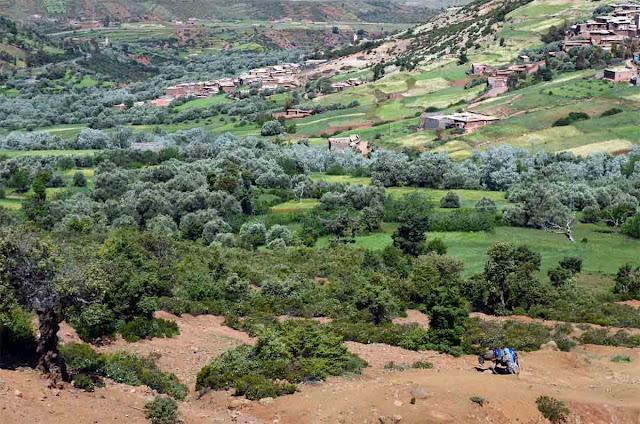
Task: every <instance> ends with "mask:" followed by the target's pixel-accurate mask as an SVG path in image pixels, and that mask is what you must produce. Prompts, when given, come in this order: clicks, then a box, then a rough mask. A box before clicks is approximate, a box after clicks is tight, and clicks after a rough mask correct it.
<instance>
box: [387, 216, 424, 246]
mask: <svg viewBox="0 0 640 424" xmlns="http://www.w3.org/2000/svg"><path fill="white" fill-rule="evenodd" d="M426 231H427V219H426V218H425V217H420V216H416V215H413V214H403V216H402V217H401V218H400V225H398V228H397V229H396V231H395V232H394V233H393V235H392V238H393V245H394V246H396V247H397V248H399V249H400V250H402V251H403V252H404V254H405V255H410V256H418V255H420V254H422V252H424V242H425V239H426Z"/></svg>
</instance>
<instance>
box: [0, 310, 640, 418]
mask: <svg viewBox="0 0 640 424" xmlns="http://www.w3.org/2000/svg"><path fill="white" fill-rule="evenodd" d="M163 318H166V319H174V320H176V321H177V322H178V324H179V326H180V330H181V334H180V335H179V336H178V337H176V338H173V339H154V340H150V341H141V342H138V343H131V344H128V343H125V342H123V341H121V340H120V341H116V342H115V343H114V344H112V345H109V346H107V347H102V348H101V349H102V350H109V351H111V350H121V349H126V350H130V351H135V352H137V353H139V354H143V355H144V354H149V353H158V354H160V355H161V357H160V360H159V365H160V367H161V368H162V369H164V370H166V371H171V372H174V373H176V374H177V375H178V376H179V377H180V378H181V380H182V381H184V382H185V383H187V384H189V385H190V387H191V389H192V390H193V385H194V381H195V375H196V374H197V372H198V371H199V370H200V368H201V367H202V366H203V365H204V364H206V363H207V362H208V361H209V359H210V358H211V357H213V356H216V355H219V354H220V353H221V352H223V351H224V350H226V349H228V348H231V347H233V346H237V345H238V344H241V343H252V342H253V339H252V338H251V337H249V336H247V335H246V334H244V333H242V332H239V331H236V330H233V329H230V328H228V327H225V326H223V325H222V318H220V317H212V316H200V317H192V316H183V317H179V318H178V317H175V316H172V315H168V314H166V315H163ZM424 319H425V317H424V316H422V315H420V314H419V313H417V312H411V311H409V314H408V317H407V318H406V320H410V321H420V322H423V323H424ZM61 336H62V337H63V339H65V340H75V338H76V336H75V335H74V333H73V331H72V330H71V329H70V328H69V327H64V328H63V329H62V330H61ZM347 345H348V347H349V350H350V351H352V352H354V353H356V354H358V355H359V356H361V357H362V358H363V359H365V360H366V361H367V362H368V363H369V368H367V369H366V370H365V371H364V373H363V374H362V375H360V376H348V377H339V378H332V379H330V380H328V381H326V382H324V383H322V384H313V385H302V386H301V387H300V391H299V392H298V393H296V394H293V395H290V396H284V397H280V398H277V399H263V400H261V401H258V402H252V401H247V400H244V399H240V398H235V397H233V396H232V394H231V393H227V392H210V393H207V394H206V395H204V396H202V397H199V396H198V395H197V394H196V393H192V394H191V395H190V396H189V398H188V399H187V401H185V402H182V403H181V405H180V413H181V417H182V420H183V422H185V423H197V424H199V423H273V424H277V423H279V424H285V423H291V424H297V423H376V424H386V423H398V422H402V423H482V422H484V423H512V422H518V423H526V424H530V423H531V424H532V423H544V422H545V420H544V418H543V417H542V416H541V415H540V413H539V412H538V411H537V409H536V405H535V399H536V398H537V397H538V396H540V395H550V396H553V397H556V398H558V399H561V400H563V401H564V402H565V403H567V405H568V406H569V408H570V409H571V411H572V413H571V416H570V419H569V422H570V423H576V424H577V423H640V366H639V365H638V364H639V363H640V350H638V349H625V348H612V347H603V346H579V347H577V348H575V349H574V350H573V351H572V352H558V351H555V350H541V351H538V352H531V353H521V363H522V372H521V374H520V375H519V376H495V375H491V374H490V373H488V372H484V373H482V372H478V371H476V370H475V369H474V367H475V365H476V359H475V358H474V357H472V356H464V357H461V358H453V357H451V356H448V355H443V354H438V353H436V352H429V351H425V352H413V351H407V350H404V349H401V348H398V347H393V346H387V345H382V344H370V345H363V344H360V343H351V342H350V343H347ZM614 355H626V356H629V358H630V359H631V362H613V361H612V360H611V358H612V357H613V356H614ZM418 360H420V361H429V362H431V363H433V365H434V366H433V369H405V370H404V371H402V370H389V369H385V364H387V363H388V362H391V361H393V362H394V363H395V364H396V365H402V364H412V363H414V362H416V361H418ZM153 395H154V394H153V392H152V391H151V390H149V389H147V388H145V387H130V386H126V385H122V384H116V383H113V382H107V386H106V387H105V388H103V389H97V390H96V392H95V393H84V392H81V391H78V390H76V389H73V388H72V387H67V388H65V389H64V390H60V391H58V390H51V389H48V388H47V382H46V381H45V380H43V379H42V378H41V377H40V376H39V375H38V373H36V372H35V371H33V370H29V369H19V370H13V371H10V370H0V423H2V424H13V423H16V424H18V423H19V424H22V423H52V424H53V423H56V424H57V423H73V424H83V423H123V422H124V423H127V424H133V423H146V422H147V421H146V420H145V418H144V409H143V407H144V403H145V401H146V400H149V399H151V398H152V397H153ZM473 396H481V397H483V398H484V399H485V400H486V402H485V404H484V406H479V405H478V404H476V403H474V402H472V401H471V400H470V398H471V397H473ZM412 398H414V399H415V401H412Z"/></svg>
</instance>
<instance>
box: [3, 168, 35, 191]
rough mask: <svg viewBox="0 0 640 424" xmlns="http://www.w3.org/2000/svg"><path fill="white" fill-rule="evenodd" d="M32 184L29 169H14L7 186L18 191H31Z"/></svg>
mask: <svg viewBox="0 0 640 424" xmlns="http://www.w3.org/2000/svg"><path fill="white" fill-rule="evenodd" d="M30 184H31V183H30V178H29V171H28V170H27V169H25V168H18V169H16V170H15V171H13V172H12V173H11V176H10V177H9V180H8V181H7V187H10V188H13V189H15V190H16V191H17V192H18V193H26V192H27V191H29V186H30Z"/></svg>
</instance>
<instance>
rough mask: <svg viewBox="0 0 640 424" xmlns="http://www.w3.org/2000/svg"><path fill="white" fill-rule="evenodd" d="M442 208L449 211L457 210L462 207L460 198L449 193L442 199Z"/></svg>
mask: <svg viewBox="0 0 640 424" xmlns="http://www.w3.org/2000/svg"><path fill="white" fill-rule="evenodd" d="M440 207H441V208H448V209H457V208H459V207H460V196H458V195H457V194H456V193H454V192H453V191H450V192H448V193H447V194H445V195H444V196H443V197H442V198H441V199H440Z"/></svg>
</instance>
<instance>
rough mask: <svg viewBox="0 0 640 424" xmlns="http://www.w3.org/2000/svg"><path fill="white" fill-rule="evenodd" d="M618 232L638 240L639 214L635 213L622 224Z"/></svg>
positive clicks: (639, 232)
mask: <svg viewBox="0 0 640 424" xmlns="http://www.w3.org/2000/svg"><path fill="white" fill-rule="evenodd" d="M620 232H622V234H625V235H627V236H629V237H633V238H637V239H640V213H636V214H635V215H634V216H632V217H631V218H628V219H627V220H626V221H625V222H624V224H622V228H620Z"/></svg>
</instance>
